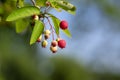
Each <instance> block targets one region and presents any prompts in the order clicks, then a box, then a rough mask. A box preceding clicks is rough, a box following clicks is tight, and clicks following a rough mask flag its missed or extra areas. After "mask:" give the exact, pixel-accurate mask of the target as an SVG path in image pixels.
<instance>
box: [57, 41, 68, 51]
mask: <svg viewBox="0 0 120 80" xmlns="http://www.w3.org/2000/svg"><path fill="white" fill-rule="evenodd" d="M58 46H59V47H60V48H62V49H63V48H65V47H66V41H65V40H63V39H61V40H59V41H58Z"/></svg>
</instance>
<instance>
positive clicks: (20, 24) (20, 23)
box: [16, 19, 29, 33]
mask: <svg viewBox="0 0 120 80" xmlns="http://www.w3.org/2000/svg"><path fill="white" fill-rule="evenodd" d="M28 25H29V22H28V20H27V19H19V20H17V21H16V32H17V33H21V32H23V31H24V30H25V29H26V28H27V26H28Z"/></svg>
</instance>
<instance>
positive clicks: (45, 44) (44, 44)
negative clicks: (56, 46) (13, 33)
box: [41, 40, 48, 48]
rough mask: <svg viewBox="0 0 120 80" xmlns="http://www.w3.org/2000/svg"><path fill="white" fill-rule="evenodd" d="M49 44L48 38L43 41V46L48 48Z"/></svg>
mask: <svg viewBox="0 0 120 80" xmlns="http://www.w3.org/2000/svg"><path fill="white" fill-rule="evenodd" d="M47 45H48V42H47V41H46V40H44V41H42V45H41V46H42V47H43V48H46V46H47Z"/></svg>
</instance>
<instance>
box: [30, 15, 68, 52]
mask: <svg viewBox="0 0 120 80" xmlns="http://www.w3.org/2000/svg"><path fill="white" fill-rule="evenodd" d="M32 18H33V19H34V20H39V16H38V15H33V16H32ZM59 26H60V28H61V29H62V30H66V29H68V23H67V21H65V20H62V21H61V22H60V24H59ZM51 28H53V27H51ZM53 29H54V28H53ZM53 29H52V30H53ZM51 34H52V37H54V35H53V34H54V32H53V31H51V30H49V29H47V30H44V32H43V34H42V35H40V37H39V38H38V39H37V41H36V42H41V46H42V47H43V48H46V46H47V45H48V42H47V39H49V38H50V35H51ZM42 36H44V40H42ZM58 47H59V48H61V49H63V48H65V47H66V41H65V40H64V39H61V38H60V37H57V39H56V40H54V38H53V40H52V41H51V45H50V50H51V51H52V52H53V53H56V52H57V50H58Z"/></svg>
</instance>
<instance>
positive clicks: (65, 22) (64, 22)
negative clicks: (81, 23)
mask: <svg viewBox="0 0 120 80" xmlns="http://www.w3.org/2000/svg"><path fill="white" fill-rule="evenodd" d="M60 28H61V29H63V30H65V29H67V28H68V23H67V21H65V20H62V21H61V22H60Z"/></svg>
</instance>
